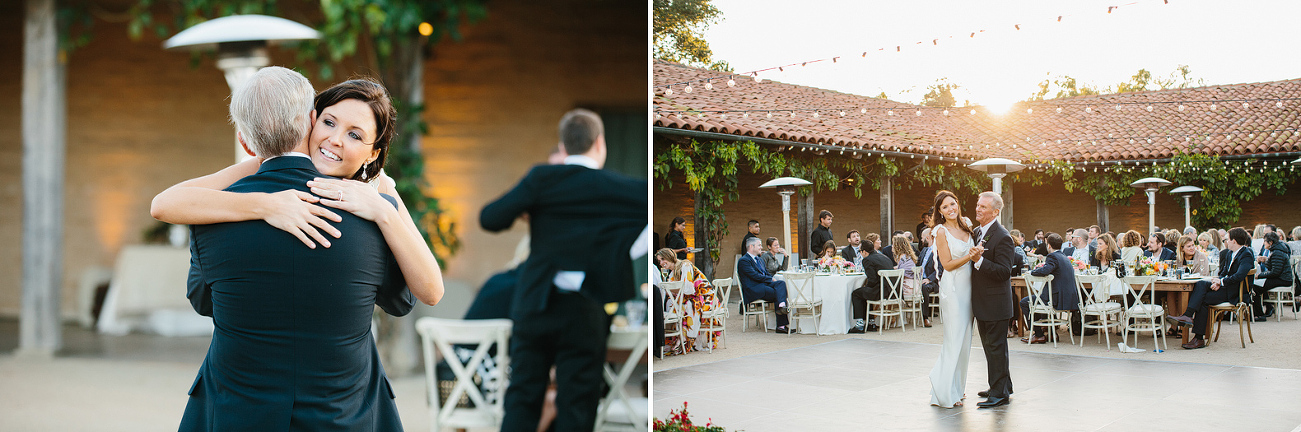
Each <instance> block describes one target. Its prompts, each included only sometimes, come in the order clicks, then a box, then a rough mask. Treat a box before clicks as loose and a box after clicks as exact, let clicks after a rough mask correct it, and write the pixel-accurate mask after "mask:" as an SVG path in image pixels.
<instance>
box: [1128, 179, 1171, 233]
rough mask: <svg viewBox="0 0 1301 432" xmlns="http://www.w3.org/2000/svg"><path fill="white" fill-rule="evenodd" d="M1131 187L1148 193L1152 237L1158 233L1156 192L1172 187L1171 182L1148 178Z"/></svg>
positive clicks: (1149, 223)
mask: <svg viewBox="0 0 1301 432" xmlns="http://www.w3.org/2000/svg"><path fill="white" fill-rule="evenodd" d="M1129 185H1130V186H1133V187H1136V188H1139V189H1143V190H1144V191H1146V192H1147V235H1152V233H1154V232H1156V191H1157V189H1161V188H1163V187H1166V186H1170V182H1168V181H1166V180H1165V179H1162V178H1156V177H1148V178H1145V179H1139V180H1138V181H1135V182H1133V183H1130V184H1129Z"/></svg>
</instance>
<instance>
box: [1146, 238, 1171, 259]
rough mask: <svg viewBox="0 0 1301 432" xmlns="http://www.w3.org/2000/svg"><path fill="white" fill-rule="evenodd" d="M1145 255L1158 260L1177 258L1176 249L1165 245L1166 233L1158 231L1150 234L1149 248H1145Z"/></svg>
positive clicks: (1148, 239)
mask: <svg viewBox="0 0 1301 432" xmlns="http://www.w3.org/2000/svg"><path fill="white" fill-rule="evenodd" d="M1154 255H1155V256H1154ZM1143 256H1145V257H1148V258H1152V259H1153V260H1157V261H1169V260H1173V259H1175V251H1172V250H1170V249H1169V248H1166V247H1165V234H1162V233H1161V232H1160V231H1157V232H1154V233H1152V235H1151V236H1148V238H1147V249H1144V250H1143Z"/></svg>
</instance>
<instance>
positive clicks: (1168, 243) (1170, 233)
mask: <svg viewBox="0 0 1301 432" xmlns="http://www.w3.org/2000/svg"><path fill="white" fill-rule="evenodd" d="M1181 235H1183V234H1182V233H1180V232H1179V230H1173V229H1169V230H1165V248H1166V249H1170V251H1172V252H1173V251H1174V250H1175V249H1178V248H1179V245H1178V244H1175V243H1176V242H1177V241H1178V240H1179V236H1181ZM1171 259H1173V258H1171Z"/></svg>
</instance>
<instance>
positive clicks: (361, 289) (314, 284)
mask: <svg viewBox="0 0 1301 432" xmlns="http://www.w3.org/2000/svg"><path fill="white" fill-rule="evenodd" d="M230 117H231V120H232V121H233V122H234V123H235V127H236V130H237V132H236V136H237V139H238V140H239V142H240V144H241V145H243V146H244V149H245V150H246V151H247V152H248V153H249V154H250V155H252V156H255V158H254V159H249V160H247V161H244V162H241V163H238V164H235V165H233V166H230V167H228V168H226V169H223V170H221V171H219V172H217V173H214V174H210V175H207V176H204V177H199V178H196V179H191V180H187V181H185V182H182V183H180V184H178V185H175V186H172V187H171V188H168V189H167V190H166V191H163V192H162V193H160V194H159V195H158V196H157V197H155V198H154V201H153V204H152V207H151V209H150V213H151V214H152V215H153V216H154V217H155V218H157V219H159V220H162V221H165V222H171V223H182V224H191V225H192V226H191V229H192V236H191V243H190V253H191V268H190V277H189V283H188V287H187V293H186V296H187V297H189V299H190V303H191V304H192V305H193V306H194V309H195V311H196V312H198V313H199V314H201V315H205V316H211V317H212V318H213V323H214V325H215V330H214V332H213V335H212V342H211V345H210V346H209V348H208V354H207V357H206V358H205V359H204V361H203V364H202V366H200V368H199V372H198V376H197V377H196V378H195V380H194V384H192V385H191V387H190V391H189V395H190V399H189V403H188V404H187V405H186V407H185V413H184V417H183V418H182V419H181V424H180V430H183V431H208V430H311V431H324V430H339V431H345V430H384V431H400V430H402V423H401V419H400V418H399V416H398V411H397V405H396V404H395V403H394V400H393V397H394V395H393V390H392V387H391V386H390V384H389V382H388V378H387V376H386V375H385V373H384V368H383V366H382V365H381V364H380V361H379V354H378V352H377V350H376V347H375V338H374V336H373V335H372V334H371V317H372V314H373V313H374V309H375V306H379V307H380V308H381V309H383V310H384V311H385V312H386V313H389V314H391V315H395V316H402V315H406V314H407V313H409V312H410V311H411V309H412V308H413V307H414V305H415V300H416V299H419V300H420V301H421V302H423V303H426V304H429V305H433V304H436V303H438V301H439V300H440V299H441V298H442V296H443V281H442V274H441V270H440V269H439V266H438V262H437V261H436V260H435V259H434V256H433V253H432V252H431V251H430V250H429V247H428V246H427V245H426V244H425V241H424V239H423V237H422V236H421V235H420V233H419V231H418V230H417V229H416V226H415V223H414V221H413V220H412V219H411V216H410V214H409V213H408V212H407V211H406V208H405V206H404V205H403V203H402V201H401V200H400V199H399V198H397V193H396V192H395V191H394V190H393V186H394V185H393V182H392V180H391V179H388V178H387V177H386V176H384V175H383V174H382V172H381V169H382V167H383V164H384V159H385V158H384V156H385V154H386V153H387V151H388V147H389V144H390V142H391V141H392V140H393V138H394V135H395V131H394V129H395V127H396V121H395V120H396V111H395V110H394V108H393V105H392V103H391V101H390V99H389V96H388V93H387V91H386V90H385V89H384V87H383V86H381V85H379V84H377V83H374V82H371V81H366V80H350V81H346V82H343V83H340V84H338V85H335V86H333V87H331V88H329V89H327V90H325V91H322V92H321V93H320V94H316V92H315V90H313V88H312V86H311V83H309V82H308V81H307V79H306V78H305V77H303V76H302V75H301V74H299V73H297V72H294V71H291V70H289V69H285V68H280V67H268V68H263V69H261V70H259V71H258V72H257V73H255V74H253V75H252V76H251V77H250V78H249V79H248V80H247V82H245V83H244V84H243V85H241V86H240V87H239V88H237V89H235V91H234V92H233V93H232V95H231V100H230ZM318 244H319V246H320V247H317V246H318Z"/></svg>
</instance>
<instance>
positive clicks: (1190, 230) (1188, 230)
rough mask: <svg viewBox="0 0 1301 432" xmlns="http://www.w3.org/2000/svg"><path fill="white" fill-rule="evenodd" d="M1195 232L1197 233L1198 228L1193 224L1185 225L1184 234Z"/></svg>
mask: <svg viewBox="0 0 1301 432" xmlns="http://www.w3.org/2000/svg"><path fill="white" fill-rule="evenodd" d="M1193 234H1197V228H1193V227H1191V226H1189V227H1184V235H1193Z"/></svg>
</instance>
